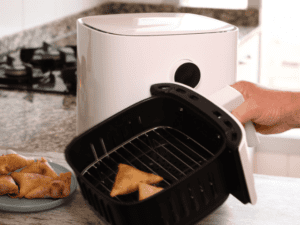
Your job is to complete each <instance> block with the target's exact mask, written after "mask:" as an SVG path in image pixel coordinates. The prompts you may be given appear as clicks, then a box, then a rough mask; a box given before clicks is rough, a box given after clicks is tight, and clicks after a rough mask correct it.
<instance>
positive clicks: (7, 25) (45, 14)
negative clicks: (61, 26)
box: [0, 0, 107, 38]
mask: <svg viewBox="0 0 300 225" xmlns="http://www.w3.org/2000/svg"><path fill="white" fill-rule="evenodd" d="M105 2H107V1H106V0H0V38H1V37H3V36H6V35H10V34H13V33H16V32H20V31H22V30H24V29H28V28H32V27H35V26H39V25H42V24H45V23H48V22H52V21H54V20H57V19H60V18H63V17H66V16H69V15H72V14H75V13H79V12H81V11H84V10H87V9H90V8H93V7H95V6H97V5H100V4H102V3H105Z"/></svg>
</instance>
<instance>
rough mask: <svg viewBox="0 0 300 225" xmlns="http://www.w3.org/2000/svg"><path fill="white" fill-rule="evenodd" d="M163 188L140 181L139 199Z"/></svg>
mask: <svg viewBox="0 0 300 225" xmlns="http://www.w3.org/2000/svg"><path fill="white" fill-rule="evenodd" d="M162 190H164V189H163V188H161V187H154V186H151V185H148V184H145V183H139V200H140V201H142V200H144V199H146V198H148V197H150V196H152V195H155V194H156V193H158V192H160V191H162Z"/></svg>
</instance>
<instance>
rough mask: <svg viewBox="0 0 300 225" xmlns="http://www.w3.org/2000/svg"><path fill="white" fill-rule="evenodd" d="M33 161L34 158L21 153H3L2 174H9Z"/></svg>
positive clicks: (0, 171)
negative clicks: (28, 157)
mask: <svg viewBox="0 0 300 225" xmlns="http://www.w3.org/2000/svg"><path fill="white" fill-rule="evenodd" d="M32 163H34V159H27V158H26V157H24V156H21V155H19V154H8V155H2V156H0V174H2V175H7V174H8V173H10V172H14V171H16V170H17V169H21V168H23V167H25V166H29V165H30V164H32Z"/></svg>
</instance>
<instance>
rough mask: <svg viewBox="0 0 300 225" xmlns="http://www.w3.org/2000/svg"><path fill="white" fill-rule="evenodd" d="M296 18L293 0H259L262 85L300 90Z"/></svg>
mask: <svg viewBox="0 0 300 225" xmlns="http://www.w3.org/2000/svg"><path fill="white" fill-rule="evenodd" d="M285 6H288V7H285ZM299 20H300V14H299V10H298V2H297V1H295V0H286V1H285V2H284V4H282V2H281V1H273V0H264V1H262V9H261V27H262V60H261V61H262V65H261V71H262V72H261V82H260V83H261V84H262V85H264V86H267V87H269V88H273V89H279V90H300V79H299V77H300V29H299V28H298V27H297V22H298V21H299Z"/></svg>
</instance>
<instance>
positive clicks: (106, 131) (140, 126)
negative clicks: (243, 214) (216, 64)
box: [65, 83, 250, 225]
mask: <svg viewBox="0 0 300 225" xmlns="http://www.w3.org/2000/svg"><path fill="white" fill-rule="evenodd" d="M150 91H151V95H152V96H151V97H149V98H147V99H145V100H143V101H140V102H138V103H136V104H134V105H132V106H130V107H128V108H126V109H124V110H123V111H121V112H119V113H117V114H116V115H113V116H112V117H110V118H108V119H107V120H105V121H103V122H101V123H100V124H98V125H96V126H94V127H92V128H91V129H89V130H88V131H86V132H84V133H83V134H81V135H79V136H78V137H76V138H75V139H74V140H73V141H72V142H71V143H70V144H69V145H68V146H67V148H66V151H65V156H66V161H67V162H68V164H69V165H70V166H71V168H72V169H73V170H74V172H75V174H76V177H77V180H78V183H79V185H80V188H81V191H82V194H83V196H84V198H85V199H86V200H87V201H88V203H89V204H90V205H91V206H92V207H93V209H94V210H95V212H96V213H97V215H98V216H99V218H101V219H102V220H103V221H105V222H106V224H111V225H141V224H145V225H154V224H155V225H175V224H176V225H189V224H195V223H196V222H198V221H199V220H201V219H203V218H204V217H205V216H207V215H208V214H210V213H211V212H213V211H214V210H215V209H216V208H218V207H219V206H220V205H221V204H223V203H224V202H225V201H226V199H227V198H228V196H229V194H232V195H234V196H235V197H236V198H237V199H239V200H240V201H241V202H243V203H244V204H246V203H248V202H250V197H249V194H248V189H247V185H246V181H245V177H244V174H243V169H242V165H241V161H240V158H239V153H238V147H239V144H240V142H241V135H242V134H241V130H240V128H239V126H238V125H237V124H236V122H235V121H234V120H233V119H232V118H231V117H230V116H229V115H227V113H226V112H224V111H223V110H221V109H220V108H219V107H218V106H216V105H214V104H213V103H212V102H210V101H209V100H207V99H206V98H204V97H202V96H201V95H199V94H197V93H196V92H194V91H191V90H189V89H188V88H185V87H183V86H181V85H177V84H171V83H161V84H155V85H152V86H151V89H150ZM120 163H123V164H127V165H130V166H133V167H135V168H137V169H139V170H141V171H144V172H147V173H153V174H157V175H159V176H161V177H163V178H164V180H163V181H161V182H160V183H158V184H156V186H157V187H162V188H164V190H162V191H160V192H158V193H157V194H155V195H153V196H151V197H149V198H147V199H144V200H143V201H139V197H138V191H136V192H133V193H130V194H127V195H118V196H116V197H114V198H112V197H110V192H111V190H112V187H113V184H114V181H115V177H116V174H117V172H118V165H119V164H120Z"/></svg>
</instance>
